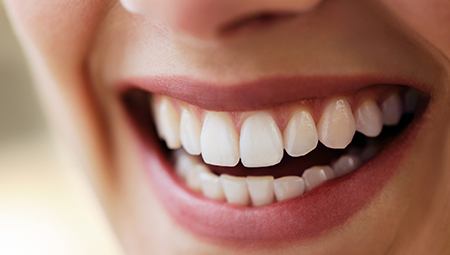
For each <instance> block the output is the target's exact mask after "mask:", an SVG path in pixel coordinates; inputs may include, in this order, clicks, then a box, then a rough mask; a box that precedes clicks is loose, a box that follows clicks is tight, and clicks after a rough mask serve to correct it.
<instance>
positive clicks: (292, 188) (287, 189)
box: [273, 176, 305, 201]
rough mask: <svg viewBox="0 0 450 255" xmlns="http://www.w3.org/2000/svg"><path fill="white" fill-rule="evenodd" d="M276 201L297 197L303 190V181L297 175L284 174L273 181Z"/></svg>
mask: <svg viewBox="0 0 450 255" xmlns="http://www.w3.org/2000/svg"><path fill="white" fill-rule="evenodd" d="M273 186H274V191H275V197H276V198H277V201H284V200H287V199H291V198H294V197H298V196H300V195H302V194H303V192H305V181H304V180H303V178H301V177H298V176H285V177H281V178H277V179H275V181H274V182H273Z"/></svg>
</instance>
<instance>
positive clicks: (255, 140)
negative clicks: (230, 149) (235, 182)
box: [240, 112, 283, 167]
mask: <svg viewBox="0 0 450 255" xmlns="http://www.w3.org/2000/svg"><path fill="white" fill-rule="evenodd" d="M240 151H241V161H242V164H243V165H244V166H246V167H263V166H272V165H275V164H278V163H280V161H281V159H282V158H283V140H282V137H281V132H280V130H279V129H278V126H277V124H276V123H275V121H274V120H273V118H272V116H270V114H268V113H264V112H260V113H255V114H253V115H251V116H250V117H248V118H247V119H246V120H245V121H244V123H243V124H242V127H241V138H240Z"/></svg>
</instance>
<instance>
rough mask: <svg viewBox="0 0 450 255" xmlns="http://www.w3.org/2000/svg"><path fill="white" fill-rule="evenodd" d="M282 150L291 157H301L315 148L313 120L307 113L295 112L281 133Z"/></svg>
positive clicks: (315, 132)
mask: <svg viewBox="0 0 450 255" xmlns="http://www.w3.org/2000/svg"><path fill="white" fill-rule="evenodd" d="M283 138H284V148H285V150H286V152H287V153H288V154H289V155H290V156H292V157H298V156H303V155H306V154H308V153H309V152H311V151H312V150H314V148H316V147H317V143H318V141H319V140H318V136H317V130H316V124H315V123H314V119H313V118H312V116H311V114H310V113H309V112H308V111H305V110H301V111H297V112H295V113H294V114H293V115H292V117H291V119H290V120H289V122H288V124H287V126H286V129H285V130H284V133H283Z"/></svg>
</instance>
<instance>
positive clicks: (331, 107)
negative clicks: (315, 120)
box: [318, 99, 356, 149]
mask: <svg viewBox="0 0 450 255" xmlns="http://www.w3.org/2000/svg"><path fill="white" fill-rule="evenodd" d="M318 126H319V140H320V141H321V142H322V143H323V144H324V145H325V146H327V147H329V148H333V149H343V148H345V147H347V145H348V144H350V142H351V141H352V139H353V135H354V134H355V130H356V128H355V119H354V118H353V114H352V109H351V107H350V104H349V103H348V102H347V100H345V99H335V100H333V101H331V102H330V103H328V105H327V106H326V107H325V110H324V111H323V113H322V117H321V118H320V121H319V125H318Z"/></svg>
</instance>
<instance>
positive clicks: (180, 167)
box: [175, 150, 197, 179]
mask: <svg viewBox="0 0 450 255" xmlns="http://www.w3.org/2000/svg"><path fill="white" fill-rule="evenodd" d="M195 164H197V161H196V159H195V158H193V157H191V156H189V155H188V154H186V153H185V152H184V151H181V150H178V151H176V152H175V172H176V174H177V175H178V176H179V177H181V178H182V179H185V178H186V176H187V173H188V171H189V170H190V169H192V168H193V167H194V165H195Z"/></svg>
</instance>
